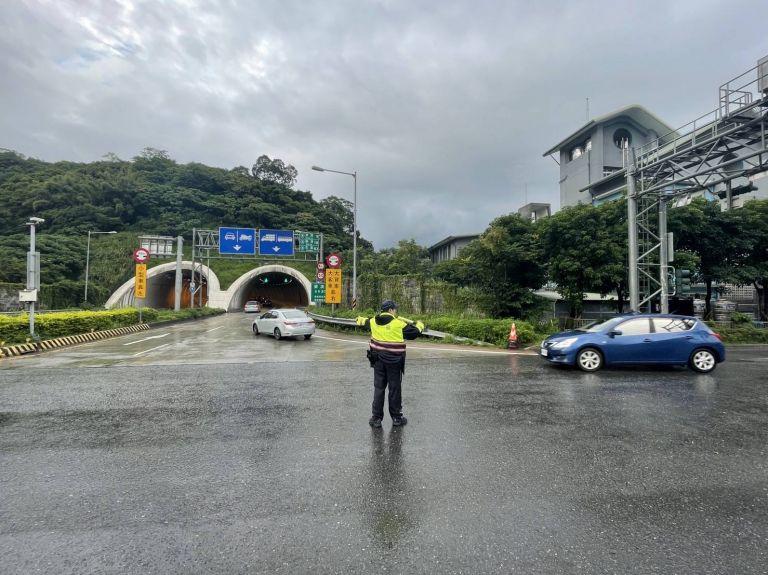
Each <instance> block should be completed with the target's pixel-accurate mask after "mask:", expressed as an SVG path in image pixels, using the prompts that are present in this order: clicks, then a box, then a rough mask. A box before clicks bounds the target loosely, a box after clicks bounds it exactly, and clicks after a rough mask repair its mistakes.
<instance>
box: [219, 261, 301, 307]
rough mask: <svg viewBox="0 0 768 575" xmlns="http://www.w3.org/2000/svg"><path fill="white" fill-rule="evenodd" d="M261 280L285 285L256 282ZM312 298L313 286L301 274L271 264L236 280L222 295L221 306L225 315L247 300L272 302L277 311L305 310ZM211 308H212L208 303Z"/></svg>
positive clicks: (288, 268)
mask: <svg viewBox="0 0 768 575" xmlns="http://www.w3.org/2000/svg"><path fill="white" fill-rule="evenodd" d="M260 278H262V279H264V278H267V279H268V278H283V279H288V280H289V281H288V282H285V283H282V284H281V282H279V281H278V282H276V283H275V282H273V283H272V284H271V285H270V284H269V282H261V283H260V282H259V279H260ZM311 294H312V284H311V283H310V281H309V280H308V279H307V278H306V276H305V275H304V274H302V273H301V272H300V271H298V270H295V269H293V268H290V267H288V266H284V265H279V264H270V265H265V266H260V267H258V268H254V269H252V270H250V271H249V272H246V273H244V274H243V275H242V276H240V277H239V278H237V279H236V280H235V281H234V282H233V283H232V285H231V286H230V287H229V289H227V291H226V292H224V294H222V295H223V298H222V302H221V303H222V304H224V305H219V306H218V307H223V308H224V309H226V310H227V311H237V310H240V309H242V308H243V305H244V304H245V302H246V301H248V300H249V299H256V300H258V299H259V298H260V297H262V298H267V299H269V300H271V301H272V303H273V304H274V305H275V306H276V307H306V306H308V305H309V302H310V299H311ZM210 305H214V304H213V302H211V304H210Z"/></svg>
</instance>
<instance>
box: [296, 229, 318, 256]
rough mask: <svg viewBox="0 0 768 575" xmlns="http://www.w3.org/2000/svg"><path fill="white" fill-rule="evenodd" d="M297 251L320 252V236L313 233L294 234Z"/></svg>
mask: <svg viewBox="0 0 768 575" xmlns="http://www.w3.org/2000/svg"><path fill="white" fill-rule="evenodd" d="M296 239H297V243H298V251H300V252H317V251H319V250H320V234H316V233H313V232H296Z"/></svg>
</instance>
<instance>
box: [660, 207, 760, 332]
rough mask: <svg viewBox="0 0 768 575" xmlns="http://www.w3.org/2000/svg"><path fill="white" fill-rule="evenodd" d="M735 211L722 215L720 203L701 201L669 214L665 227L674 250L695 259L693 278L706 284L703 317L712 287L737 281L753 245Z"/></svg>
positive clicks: (709, 307)
mask: <svg viewBox="0 0 768 575" xmlns="http://www.w3.org/2000/svg"><path fill="white" fill-rule="evenodd" d="M738 212H741V210H731V211H728V212H722V211H721V210H720V204H718V203H717V202H711V201H707V200H705V199H704V198H696V199H695V200H694V201H692V202H691V203H690V204H688V205H687V206H683V207H680V208H676V209H674V210H670V211H669V216H668V228H669V229H670V231H672V232H674V234H675V244H676V247H677V248H678V249H680V250H685V251H688V252H692V253H694V254H696V255H698V257H699V269H698V270H697V273H696V275H697V277H698V278H699V279H700V280H701V281H703V282H704V284H705V285H706V294H705V296H704V300H705V314H704V316H705V317H707V318H709V317H711V316H712V286H713V284H714V283H715V282H734V283H738V282H739V281H740V277H739V275H740V271H742V272H743V267H744V261H745V259H746V258H748V256H749V253H750V247H751V245H750V244H752V243H753V242H754V240H753V238H752V237H751V235H750V234H749V233H747V230H745V229H744V225H743V223H742V222H741V220H742V215H741V214H740V213H738Z"/></svg>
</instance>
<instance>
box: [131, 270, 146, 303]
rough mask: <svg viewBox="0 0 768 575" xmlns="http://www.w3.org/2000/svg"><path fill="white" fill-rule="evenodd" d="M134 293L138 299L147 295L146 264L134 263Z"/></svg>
mask: <svg viewBox="0 0 768 575" xmlns="http://www.w3.org/2000/svg"><path fill="white" fill-rule="evenodd" d="M134 292H135V295H136V297H137V298H139V299H144V298H145V297H147V264H136V287H135V289H134Z"/></svg>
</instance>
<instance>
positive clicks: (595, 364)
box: [576, 347, 603, 372]
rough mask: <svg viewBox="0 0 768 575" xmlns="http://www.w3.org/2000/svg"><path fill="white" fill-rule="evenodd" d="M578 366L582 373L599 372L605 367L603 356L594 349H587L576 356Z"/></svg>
mask: <svg viewBox="0 0 768 575" xmlns="http://www.w3.org/2000/svg"><path fill="white" fill-rule="evenodd" d="M576 365H578V366H579V369H580V370H581V371H589V372H591V371H597V370H598V369H600V368H601V367H603V356H602V355H601V354H600V352H599V351H598V350H596V349H595V348H594V347H585V348H584V349H582V350H581V351H579V353H577V354H576Z"/></svg>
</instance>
